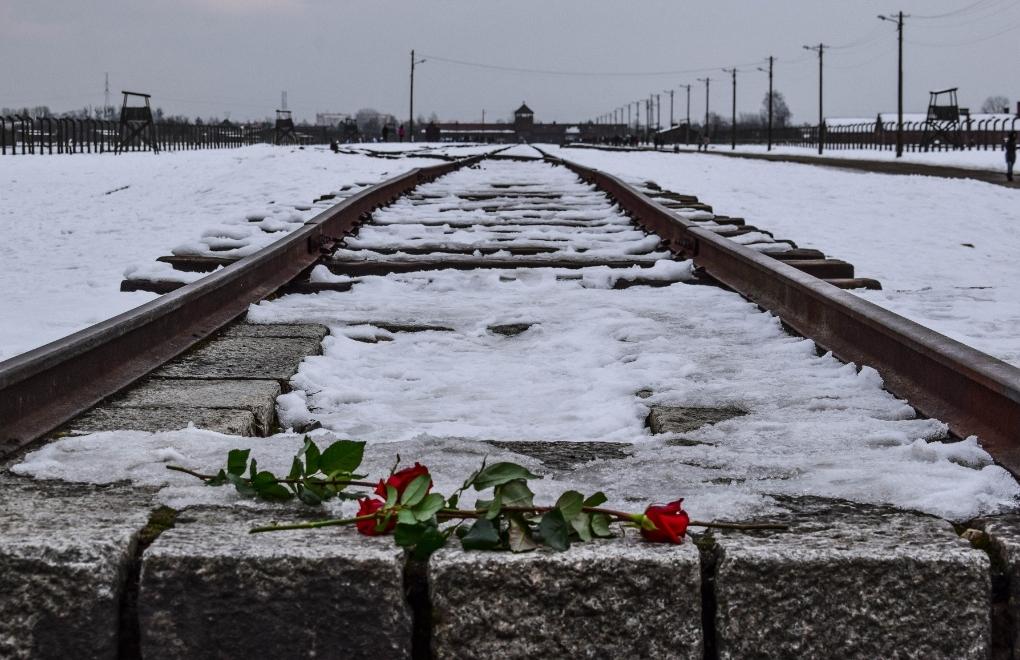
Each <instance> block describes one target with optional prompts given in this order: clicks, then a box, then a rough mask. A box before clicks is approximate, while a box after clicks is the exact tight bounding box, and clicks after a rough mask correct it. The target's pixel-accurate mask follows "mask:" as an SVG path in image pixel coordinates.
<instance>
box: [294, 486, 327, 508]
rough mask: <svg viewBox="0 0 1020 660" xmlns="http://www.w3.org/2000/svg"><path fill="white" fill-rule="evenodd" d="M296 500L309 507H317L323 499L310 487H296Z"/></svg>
mask: <svg viewBox="0 0 1020 660" xmlns="http://www.w3.org/2000/svg"><path fill="white" fill-rule="evenodd" d="M297 496H298V499H299V500H301V501H302V502H304V503H305V504H307V505H309V506H318V505H320V504H322V500H323V499H324V498H323V496H322V495H320V494H319V492H318V491H317V490H314V489H313V488H312V487H311V486H307V485H304V486H298V491H297Z"/></svg>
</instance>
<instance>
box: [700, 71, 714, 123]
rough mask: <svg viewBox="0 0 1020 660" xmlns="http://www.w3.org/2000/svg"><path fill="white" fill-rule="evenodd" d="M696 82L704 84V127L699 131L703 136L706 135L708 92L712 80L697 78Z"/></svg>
mask: <svg viewBox="0 0 1020 660" xmlns="http://www.w3.org/2000/svg"><path fill="white" fill-rule="evenodd" d="M698 82H704V83H705V126H704V128H702V129H701V130H702V132H703V133H704V134H705V135H708V91H709V84H710V83H711V82H712V79H711V78H698Z"/></svg>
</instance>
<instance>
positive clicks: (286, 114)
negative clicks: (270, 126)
mask: <svg viewBox="0 0 1020 660" xmlns="http://www.w3.org/2000/svg"><path fill="white" fill-rule="evenodd" d="M296 142H297V134H295V133H294V118H293V117H291V114H290V110H277V111H276V129H275V131H274V133H273V144H288V143H289V144H294V143H296Z"/></svg>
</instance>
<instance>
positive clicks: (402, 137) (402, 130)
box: [397, 124, 404, 142]
mask: <svg viewBox="0 0 1020 660" xmlns="http://www.w3.org/2000/svg"><path fill="white" fill-rule="evenodd" d="M397 136H398V137H399V138H400V141H401V142H403V141H404V125H403V124H401V125H400V128H398V129H397Z"/></svg>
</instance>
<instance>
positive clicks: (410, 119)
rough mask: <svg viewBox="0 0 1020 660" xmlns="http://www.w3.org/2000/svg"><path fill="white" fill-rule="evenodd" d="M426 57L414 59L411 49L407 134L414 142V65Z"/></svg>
mask: <svg viewBox="0 0 1020 660" xmlns="http://www.w3.org/2000/svg"><path fill="white" fill-rule="evenodd" d="M424 61H425V59H424V58H422V59H420V60H416V59H414V51H413V50H412V51H411V107H410V109H409V111H408V117H407V127H408V129H409V130H408V132H407V134H408V135H410V136H411V142H414V65H415V64H421V63H422V62H424Z"/></svg>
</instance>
